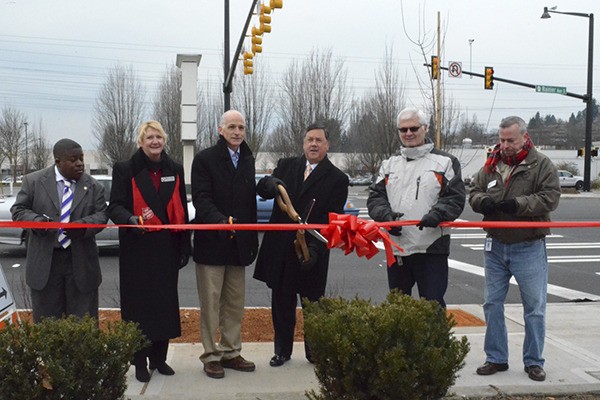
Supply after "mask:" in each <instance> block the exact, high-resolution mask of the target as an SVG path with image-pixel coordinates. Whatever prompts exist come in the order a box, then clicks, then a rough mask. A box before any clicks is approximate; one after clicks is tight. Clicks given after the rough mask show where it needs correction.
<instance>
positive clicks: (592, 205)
mask: <svg viewBox="0 0 600 400" xmlns="http://www.w3.org/2000/svg"><path fill="white" fill-rule="evenodd" d="M365 189H366V188H365V187H353V188H350V199H351V200H352V201H353V202H354V205H355V206H356V207H359V208H361V209H362V211H361V217H367V215H366V210H365V208H364V207H365V206H366V198H367V192H366V190H365ZM460 218H461V219H465V220H471V221H478V220H480V219H481V218H480V216H479V215H478V214H475V213H473V212H472V211H471V209H470V208H469V207H468V206H467V207H466V209H465V211H464V212H463V214H462V215H461V217H460ZM599 219H600V197H597V198H563V199H561V203H560V206H559V208H558V210H557V211H556V212H554V214H553V220H555V221H588V220H595V221H597V220H599ZM261 235H262V234H261ZM547 244H548V255H549V260H550V268H549V283H550V286H549V294H548V301H549V302H567V301H581V300H585V299H600V242H599V241H598V229H555V230H554V231H553V235H552V236H550V237H548V238H547ZM482 247H483V231H482V230H480V229H455V230H453V231H452V249H451V254H450V259H451V263H450V265H451V269H450V276H449V287H448V292H447V294H446V302H447V303H448V304H481V303H482V302H483V282H484V278H483V268H482V265H483V263H482V257H483V254H482ZM24 257H25V249H24V248H22V247H15V246H5V245H0V263H1V264H2V267H3V270H4V274H5V276H6V281H7V282H8V284H9V286H10V289H11V292H12V295H13V298H14V300H15V302H16V304H17V307H19V308H22V307H27V306H28V301H27V296H26V295H25V296H24V295H23V293H26V290H24V289H25V288H26V285H25V283H24V262H25V258H24ZM100 259H101V264H102V273H103V283H102V285H101V287H100V306H101V307H118V306H119V290H118V287H119V279H118V249H102V250H101V252H100ZM253 269H254V267H253V266H249V267H248V268H247V269H246V270H247V275H246V277H247V279H246V305H247V306H249V307H261V306H265V307H268V306H270V290H269V289H268V288H267V287H266V285H265V284H263V283H262V282H259V281H256V280H254V279H253V278H252V272H253ZM387 292H388V287H387V276H386V267H385V259H384V255H383V253H382V252H381V253H379V254H378V255H376V256H375V257H374V258H372V259H371V260H366V259H364V258H359V257H357V256H356V255H355V254H350V255H348V256H344V255H343V253H342V252H341V251H340V250H332V252H331V260H330V272H329V279H328V287H327V295H331V296H343V297H346V298H352V297H354V296H359V297H362V298H370V299H372V300H373V301H374V302H380V301H382V300H383V299H384V298H385V296H386V294H387ZM414 295H416V289H415V293H414ZM179 298H180V305H181V306H182V307H197V306H198V298H197V291H196V279H195V268H194V265H193V263H192V262H190V263H189V264H188V265H187V266H186V267H185V268H183V269H182V270H181V273H180V280H179ZM507 302H508V303H520V297H519V293H518V288H517V286H516V285H511V289H510V290H509V294H508V297H507Z"/></svg>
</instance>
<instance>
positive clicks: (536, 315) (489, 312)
mask: <svg viewBox="0 0 600 400" xmlns="http://www.w3.org/2000/svg"><path fill="white" fill-rule="evenodd" d="M484 262H485V290H484V297H485V303H484V304H483V311H484V313H485V322H486V323H487V329H486V331H485V344H484V350H485V353H486V357H487V358H486V361H489V362H493V363H507V362H508V334H507V332H506V324H505V321H504V300H505V299H506V293H507V292H508V288H509V285H510V283H509V281H510V278H511V277H512V276H514V277H515V280H516V281H517V284H518V285H519V291H520V292H521V301H522V303H523V314H524V315H523V317H524V320H525V340H524V341H523V364H524V365H525V366H526V367H528V366H532V365H539V366H540V367H543V366H544V358H543V357H542V352H543V351H544V337H545V335H546V295H547V288H548V257H547V253H546V240H545V239H540V240H534V241H531V242H522V243H514V244H504V243H502V242H499V241H497V240H494V239H492V248H491V250H490V251H487V250H486V251H484Z"/></svg>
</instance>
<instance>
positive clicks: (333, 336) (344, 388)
mask: <svg viewBox="0 0 600 400" xmlns="http://www.w3.org/2000/svg"><path fill="white" fill-rule="evenodd" d="M304 310H305V314H304V335H305V340H306V341H307V343H308V344H309V345H310V347H311V350H312V352H313V356H314V361H315V374H316V375H317V379H318V380H319V384H320V385H319V386H320V391H321V392H320V394H316V393H315V392H314V391H311V392H309V393H307V396H308V397H309V398H310V399H315V400H333V399H336V400H342V399H346V400H350V399H352V400H362V399H365V400H367V399H368V400H385V399H401V400H426V399H439V398H441V397H442V396H444V395H445V394H446V392H447V391H448V389H449V388H450V387H451V386H452V385H453V384H454V382H455V381H456V377H457V372H458V371H459V370H460V369H461V368H462V367H463V366H464V360H465V357H466V356H467V353H468V352H469V343H468V341H467V338H466V337H464V336H463V337H462V338H461V339H460V340H459V339H456V338H455V337H454V336H453V335H452V333H451V329H452V327H453V326H454V325H455V322H454V320H453V319H452V317H450V318H448V317H446V313H445V310H443V309H442V308H441V307H440V306H439V304H438V303H436V302H431V301H426V300H414V299H413V298H412V297H410V296H406V295H402V294H399V293H397V292H393V293H390V294H389V295H388V296H387V299H386V300H385V301H384V302H383V303H382V304H380V305H377V306H374V305H373V304H372V303H371V301H370V300H362V299H359V298H355V299H354V300H350V301H349V300H345V299H341V298H336V299H332V298H322V299H321V300H320V301H319V302H318V303H311V304H306V305H305V309H304Z"/></svg>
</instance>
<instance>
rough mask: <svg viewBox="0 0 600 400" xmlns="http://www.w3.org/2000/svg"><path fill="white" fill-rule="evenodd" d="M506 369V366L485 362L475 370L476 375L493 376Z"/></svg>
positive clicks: (505, 364) (504, 364)
mask: <svg viewBox="0 0 600 400" xmlns="http://www.w3.org/2000/svg"><path fill="white" fill-rule="evenodd" d="M507 369H508V364H507V363H503V364H496V363H493V362H489V361H486V362H484V363H483V365H482V366H480V367H479V368H477V371H476V372H477V375H494V374H495V373H496V372H502V371H506V370H507Z"/></svg>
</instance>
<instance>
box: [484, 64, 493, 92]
mask: <svg viewBox="0 0 600 400" xmlns="http://www.w3.org/2000/svg"><path fill="white" fill-rule="evenodd" d="M484 75H485V78H484V81H483V88H484V89H489V90H492V89H493V88H494V68H492V67H485V74H484Z"/></svg>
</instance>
